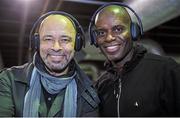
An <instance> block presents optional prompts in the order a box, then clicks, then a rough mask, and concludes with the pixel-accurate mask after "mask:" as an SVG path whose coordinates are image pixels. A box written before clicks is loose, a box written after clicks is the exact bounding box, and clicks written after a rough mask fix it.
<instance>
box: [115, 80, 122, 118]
mask: <svg viewBox="0 0 180 118" xmlns="http://www.w3.org/2000/svg"><path fill="white" fill-rule="evenodd" d="M121 88H122V82H121V78H119V86H118V93H117V96H116V98H117V115H118V117H120V98H121Z"/></svg>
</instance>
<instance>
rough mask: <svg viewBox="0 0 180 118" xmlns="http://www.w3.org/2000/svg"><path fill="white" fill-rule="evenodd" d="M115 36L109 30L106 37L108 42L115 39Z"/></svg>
mask: <svg viewBox="0 0 180 118" xmlns="http://www.w3.org/2000/svg"><path fill="white" fill-rule="evenodd" d="M114 40H115V37H114V36H113V35H112V34H111V32H108V34H107V37H106V40H105V41H106V42H111V41H114Z"/></svg>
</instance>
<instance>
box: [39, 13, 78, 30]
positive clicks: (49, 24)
mask: <svg viewBox="0 0 180 118" xmlns="http://www.w3.org/2000/svg"><path fill="white" fill-rule="evenodd" d="M42 30H47V31H49V30H57V31H59V30H63V31H64V30H69V32H75V26H74V24H73V22H72V21H71V20H70V19H69V18H68V17H67V16H64V15H59V14H58V15H50V16H48V17H46V18H45V19H44V20H43V21H42V22H41V24H40V28H39V32H41V31H42Z"/></svg>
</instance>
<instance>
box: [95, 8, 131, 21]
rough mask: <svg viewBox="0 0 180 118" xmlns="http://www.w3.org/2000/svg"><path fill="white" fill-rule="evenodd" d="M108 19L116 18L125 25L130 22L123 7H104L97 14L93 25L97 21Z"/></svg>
mask: <svg viewBox="0 0 180 118" xmlns="http://www.w3.org/2000/svg"><path fill="white" fill-rule="evenodd" d="M108 17H116V18H117V19H119V20H122V21H124V22H126V23H129V22H131V17H130V15H129V13H128V11H127V10H126V9H125V8H124V7H123V6H119V5H109V6H106V7H104V8H103V9H101V10H100V11H99V12H98V13H97V15H96V17H95V23H96V22H97V21H98V20H101V19H106V18H108Z"/></svg>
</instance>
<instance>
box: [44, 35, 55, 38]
mask: <svg viewBox="0 0 180 118" xmlns="http://www.w3.org/2000/svg"><path fill="white" fill-rule="evenodd" d="M44 37H53V36H52V35H49V34H47V35H44V36H43V38H44Z"/></svg>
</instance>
